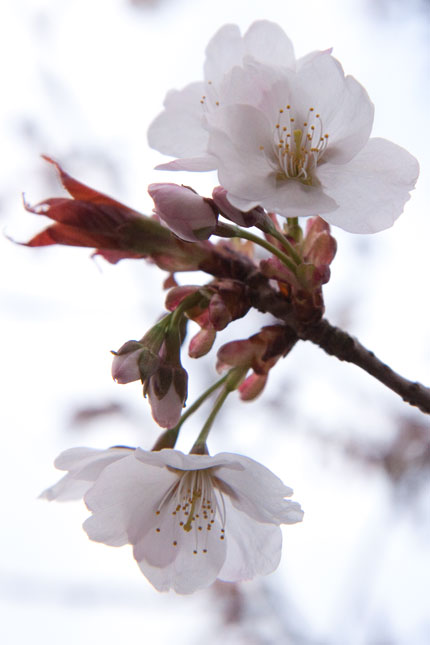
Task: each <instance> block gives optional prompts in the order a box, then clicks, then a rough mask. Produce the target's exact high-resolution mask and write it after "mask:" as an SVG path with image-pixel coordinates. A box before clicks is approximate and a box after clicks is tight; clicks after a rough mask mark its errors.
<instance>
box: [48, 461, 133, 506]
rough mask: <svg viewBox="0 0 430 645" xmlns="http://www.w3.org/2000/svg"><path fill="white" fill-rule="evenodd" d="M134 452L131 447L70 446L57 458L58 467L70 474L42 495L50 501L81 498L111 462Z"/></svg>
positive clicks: (56, 464)
mask: <svg viewBox="0 0 430 645" xmlns="http://www.w3.org/2000/svg"><path fill="white" fill-rule="evenodd" d="M132 452H134V451H133V450H132V449H131V448H109V449H107V450H97V449H96V448H70V449H69V450H65V451H64V452H62V453H61V454H60V455H59V456H58V457H57V459H56V460H55V466H56V468H59V469H60V470H69V471H70V472H69V474H67V475H66V476H65V477H63V478H62V479H60V481H58V482H57V483H56V484H55V485H54V486H51V487H50V488H47V489H46V490H45V491H43V493H41V495H40V497H41V498H43V499H47V500H49V501H52V500H54V499H55V500H58V501H64V502H65V501H69V500H74V499H80V498H82V497H83V496H84V494H85V493H86V492H87V491H88V490H89V488H90V487H91V485H92V482H94V481H95V480H96V479H97V477H98V476H99V474H100V473H101V472H102V470H103V469H104V468H106V466H108V465H109V464H111V463H113V462H115V461H117V460H119V459H123V458H124V457H127V456H128V455H129V454H130V453H132Z"/></svg>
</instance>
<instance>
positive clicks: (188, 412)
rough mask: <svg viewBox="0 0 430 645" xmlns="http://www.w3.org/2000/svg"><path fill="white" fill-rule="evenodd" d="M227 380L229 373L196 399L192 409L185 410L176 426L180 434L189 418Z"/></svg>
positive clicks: (191, 406)
mask: <svg viewBox="0 0 430 645" xmlns="http://www.w3.org/2000/svg"><path fill="white" fill-rule="evenodd" d="M227 378H228V373H227V374H224V376H223V377H222V378H220V379H218V381H216V383H213V385H211V386H210V387H209V388H208V389H207V390H206V391H205V392H203V394H201V395H200V396H199V398H198V399H196V400H195V401H194V403H193V404H192V405H190V407H189V408H187V409H186V410H185V412H184V413H183V415H182V416H181V418H180V419H179V421H178V423H177V424H176V426H175V429H176V428H177V429H178V432H179V429H180V427H181V425H182V424H183V423H184V422H185V421H186V420H187V419H188V417H190V416H191V415H192V414H194V412H195V411H196V410H198V408H199V407H200V406H201V404H202V403H204V401H206V399H207V398H208V397H209V396H210V395H211V394H212V393H213V392H215V390H217V389H218V388H219V387H221V385H223V384H224V383H225V381H226V380H227Z"/></svg>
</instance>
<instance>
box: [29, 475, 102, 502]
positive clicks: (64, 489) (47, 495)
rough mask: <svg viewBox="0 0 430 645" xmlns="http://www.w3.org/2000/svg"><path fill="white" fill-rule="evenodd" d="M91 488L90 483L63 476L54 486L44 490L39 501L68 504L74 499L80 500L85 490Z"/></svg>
mask: <svg viewBox="0 0 430 645" xmlns="http://www.w3.org/2000/svg"><path fill="white" fill-rule="evenodd" d="M91 486H92V482H88V481H82V480H79V479H74V478H73V477H72V476H71V475H65V476H64V477H62V478H61V479H60V480H59V481H58V482H57V483H56V484H54V485H53V486H50V487H49V488H47V489H46V490H44V491H43V492H42V493H41V494H40V495H39V497H40V499H47V500H48V502H52V501H53V500H54V499H55V500H57V502H69V501H73V500H76V499H82V497H83V496H84V495H85V493H86V492H87V490H89V489H90V488H91Z"/></svg>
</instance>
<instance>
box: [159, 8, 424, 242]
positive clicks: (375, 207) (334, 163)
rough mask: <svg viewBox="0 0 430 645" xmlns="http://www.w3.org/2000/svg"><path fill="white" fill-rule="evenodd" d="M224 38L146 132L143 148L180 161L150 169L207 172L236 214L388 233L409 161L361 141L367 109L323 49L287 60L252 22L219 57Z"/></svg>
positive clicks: (281, 45)
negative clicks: (259, 209)
mask: <svg viewBox="0 0 430 645" xmlns="http://www.w3.org/2000/svg"><path fill="white" fill-rule="evenodd" d="M231 33H233V29H232V26H226V27H224V28H223V29H221V30H220V31H219V32H218V33H217V34H216V35H215V37H214V39H213V41H211V43H209V46H208V49H207V56H208V58H209V53H210V52H212V50H213V49H215V50H216V51H218V50H220V51H223V52H224V55H223V58H222V60H221V62H220V65H219V67H218V68H217V67H216V64H215V63H214V61H213V59H212V58H210V60H211V65H209V64H208V61H207V62H206V65H205V70H206V85H205V86H203V85H202V84H201V83H200V84H194V85H193V86H188V87H187V88H185V89H184V90H183V91H182V92H179V93H178V92H177V93H173V94H169V95H168V97H167V99H166V103H165V110H164V112H162V114H161V115H160V116H159V117H157V119H156V120H155V122H154V123H153V124H152V126H151V127H150V130H149V142H150V145H152V146H153V147H154V148H156V149H158V150H160V151H161V152H163V153H164V154H170V155H176V156H178V157H180V159H177V160H175V161H173V162H170V163H168V164H164V165H162V166H159V168H169V169H185V170H208V169H216V170H217V171H218V177H219V181H220V184H221V185H222V186H223V187H224V188H225V189H226V190H227V197H228V200H229V202H230V203H231V204H232V205H233V206H235V207H236V208H238V209H240V210H242V211H249V210H251V209H252V208H254V207H256V206H263V207H264V208H266V209H267V210H269V211H273V212H276V213H278V214H279V215H283V216H285V217H298V216H311V215H321V216H322V217H323V218H324V219H325V220H326V221H327V222H329V223H331V224H335V225H337V226H340V227H341V228H343V229H345V230H347V231H350V232H353V233H374V232H377V231H380V230H383V229H385V228H388V227H389V226H391V225H392V224H393V222H394V221H395V220H396V219H397V217H398V216H399V215H400V214H401V213H402V211H403V208H404V205H405V203H406V201H407V200H408V199H409V196H410V195H409V192H410V190H412V189H413V188H414V185H415V182H416V179H417V177H418V172H419V169H418V163H417V161H416V159H415V158H414V157H412V155H410V154H409V153H408V152H407V151H406V150H404V149H403V148H401V147H399V146H397V145H396V144H394V143H391V142H390V141H387V140H385V139H380V138H374V139H369V137H370V133H371V129H372V125H373V105H372V103H371V101H370V99H369V97H368V95H367V93H366V91H365V89H364V88H363V87H362V85H360V83H358V82H357V81H356V80H355V79H354V78H353V77H352V76H345V74H344V72H343V69H342V66H341V65H340V63H339V62H338V61H337V60H336V59H335V58H334V57H333V56H332V55H331V51H329V50H327V51H321V52H313V53H311V54H309V55H308V56H305V57H303V58H301V59H298V60H295V59H294V55H293V50H292V46H291V43H290V41H289V40H288V38H287V36H286V35H285V34H284V33H283V32H282V30H281V29H280V28H279V27H277V26H276V25H273V23H268V22H266V21H260V22H257V23H254V24H253V25H252V26H251V27H250V29H249V30H248V32H247V33H246V34H245V36H244V37H243V39H242V40H240V42H241V43H242V49H241V52H242V54H241V55H238V53H237V48H233V53H232V54H231V56H230V58H228V56H229V54H228V52H229V51H230V50H229V47H228V46H227V43H228V42H229V36H230V35H231ZM235 33H236V32H235ZM250 33H251V34H255V33H258V36H259V38H258V43H259V47H258V48H256V49H254V44H255V42H256V41H255V40H252V39H251V41H252V43H253V46H252V47H251V46H248V48H246V43H247V39H248V35H249V34H250ZM223 42H224V45H225V46H224V47H223ZM235 42H236V41H235ZM286 43H289V46H288V47H287V45H286ZM263 52H265V54H266V55H263ZM281 52H283V55H282V54H281ZM227 59H228V60H229V61H230V63H229V64H228V63H227ZM208 70H210V71H211V72H213V76H214V79H215V81H212V82H210V80H208V79H209V77H208V75H207V74H208ZM205 87H206V89H204V88H205ZM191 88H193V91H191ZM199 92H200V94H201V96H200V98H198V95H199ZM199 105H200V108H199ZM191 114H192V115H193V117H192V125H189V127H188V126H187V123H186V120H185V115H188V118H191V117H190V115H191ZM188 135H189V140H188V143H187V144H186V143H185V142H186V139H187V136H188ZM197 141H198V145H197ZM187 146H188V147H187Z"/></svg>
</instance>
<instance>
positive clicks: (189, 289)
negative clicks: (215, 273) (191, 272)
mask: <svg viewBox="0 0 430 645" xmlns="http://www.w3.org/2000/svg"><path fill="white" fill-rule="evenodd" d="M192 294H200V295H201V298H200V299H199V300H198V302H197V304H195V305H194V306H193V307H191V308H189V309H187V317H188V318H189V319H190V320H193V321H194V322H196V323H197V324H198V325H199V327H200V331H198V332H197V334H196V335H195V336H193V338H192V339H191V340H190V343H189V347H188V353H189V355H190V356H191V357H192V358H200V357H201V356H204V355H205V354H207V353H208V352H209V351H210V349H211V348H212V345H213V343H214V341H215V337H216V333H217V332H218V331H222V330H223V329H225V328H226V327H227V325H228V324H229V323H230V322H232V320H237V319H238V318H243V316H245V315H246V314H247V313H248V311H249V309H250V307H251V302H250V300H249V296H248V294H247V289H246V285H244V284H243V282H240V281H239V280H232V279H227V278H224V279H223V278H220V279H217V280H213V281H212V282H210V283H209V284H207V285H205V286H204V287H197V286H184V287H174V288H173V289H171V290H170V291H169V293H168V294H167V298H166V309H168V310H169V311H174V310H176V308H177V307H178V305H179V304H180V303H181V302H183V301H184V300H185V298H187V297H189V296H190V295H192Z"/></svg>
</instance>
